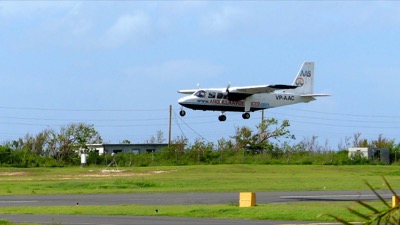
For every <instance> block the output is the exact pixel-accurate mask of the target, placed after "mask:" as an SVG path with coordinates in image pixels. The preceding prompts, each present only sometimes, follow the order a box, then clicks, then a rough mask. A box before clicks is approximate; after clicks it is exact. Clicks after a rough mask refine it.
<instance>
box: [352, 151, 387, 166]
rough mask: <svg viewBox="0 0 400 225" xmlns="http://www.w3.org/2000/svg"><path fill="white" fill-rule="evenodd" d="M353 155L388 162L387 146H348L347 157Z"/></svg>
mask: <svg viewBox="0 0 400 225" xmlns="http://www.w3.org/2000/svg"><path fill="white" fill-rule="evenodd" d="M355 156H361V157H364V158H367V159H373V160H379V161H381V162H385V163H390V151H389V149H388V148H349V158H350V159H352V158H354V157H355Z"/></svg>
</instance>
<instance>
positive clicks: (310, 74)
mask: <svg viewBox="0 0 400 225" xmlns="http://www.w3.org/2000/svg"><path fill="white" fill-rule="evenodd" d="M292 85H295V86H298V87H297V88H296V89H293V90H290V92H291V93H296V94H313V93H314V62H305V63H303V65H302V67H301V68H300V71H299V72H298V73H297V76H296V78H295V79H294V81H293V84H292Z"/></svg>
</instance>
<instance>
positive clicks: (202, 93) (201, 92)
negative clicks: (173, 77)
mask: <svg viewBox="0 0 400 225" xmlns="http://www.w3.org/2000/svg"><path fill="white" fill-rule="evenodd" d="M194 95H195V96H197V97H199V98H204V97H206V92H205V91H203V90H200V91H197V92H196V93H194Z"/></svg>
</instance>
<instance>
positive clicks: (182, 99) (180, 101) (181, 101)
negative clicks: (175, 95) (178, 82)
mask: <svg viewBox="0 0 400 225" xmlns="http://www.w3.org/2000/svg"><path fill="white" fill-rule="evenodd" d="M184 102H185V97H183V98H180V99H179V100H178V103H179V104H180V105H182V104H183V103H184Z"/></svg>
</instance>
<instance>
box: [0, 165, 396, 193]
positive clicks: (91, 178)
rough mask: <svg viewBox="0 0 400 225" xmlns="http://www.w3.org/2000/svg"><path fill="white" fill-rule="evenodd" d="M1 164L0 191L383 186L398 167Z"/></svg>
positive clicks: (314, 188) (390, 180)
mask: <svg viewBox="0 0 400 225" xmlns="http://www.w3.org/2000/svg"><path fill="white" fill-rule="evenodd" d="M120 169H121V170H123V171H122V172H102V171H101V170H102V168H91V167H90V168H79V167H72V168H28V169H26V168H0V195H20V194H83V193H85V194H95V193H154V192H157V193H160V192H232V191H253V192H257V191H263V192H265V191H302V190H307V191H310V190H324V189H325V190H367V189H368V188H367V186H366V185H365V183H364V181H368V182H370V183H371V184H372V185H373V187H374V188H375V189H384V188H386V187H384V185H383V182H382V176H384V177H385V178H386V179H387V180H388V181H389V182H390V184H392V185H393V187H399V186H400V170H399V169H400V167H398V166H308V165H304V166H286V165H264V166H263V165H215V166H208V165H205V166H181V167H175V166H173V167H133V168H120Z"/></svg>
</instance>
